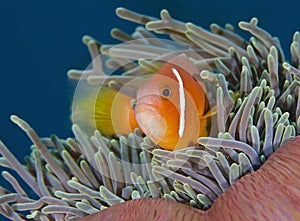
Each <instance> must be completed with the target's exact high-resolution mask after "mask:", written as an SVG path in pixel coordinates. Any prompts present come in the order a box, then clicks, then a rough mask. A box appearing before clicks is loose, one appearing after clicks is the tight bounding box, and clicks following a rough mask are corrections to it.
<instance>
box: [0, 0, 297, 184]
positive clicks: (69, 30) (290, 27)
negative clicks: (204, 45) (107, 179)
mask: <svg viewBox="0 0 300 221" xmlns="http://www.w3.org/2000/svg"><path fill="white" fill-rule="evenodd" d="M103 2H104V3H103ZM199 2H200V1H199V0H198V1H196V0H190V1H189V0H172V1H162V0H152V1H140V0H130V1H106V2H105V1H100V0H98V1H96V0H88V1H78V0H77V1H34V0H32V1H19V2H16V1H5V3H4V2H2V3H1V4H0V28H1V29H0V30H1V31H0V56H1V57H0V65H1V68H0V139H1V140H2V141H3V142H4V143H5V144H7V146H9V147H10V149H11V150H12V152H13V153H15V154H16V155H17V157H18V158H19V159H20V160H21V161H23V157H24V155H26V154H28V153H29V146H30V145H31V142H30V141H29V139H28V138H27V136H26V135H25V134H24V133H23V132H22V131H21V130H20V129H18V128H17V126H15V125H14V124H13V123H12V122H11V121H10V120H9V117H10V115H11V114H17V115H19V116H20V117H22V118H23V119H25V120H26V121H28V122H29V123H30V124H31V126H32V127H33V128H34V129H35V130H36V131H37V132H38V134H39V135H40V136H49V135H51V134H52V133H55V134H57V135H58V136H59V137H62V138H65V137H68V136H72V133H71V130H70V121H69V106H70V101H71V94H72V93H71V91H70V87H69V86H68V84H69V83H68V80H67V77H66V73H67V70H68V69H69V68H78V69H84V68H85V67H86V65H88V64H89V62H90V58H89V54H88V51H87V49H86V47H85V46H84V45H83V44H82V43H81V37H82V36H83V35H85V34H89V35H91V36H93V37H95V38H96V39H98V40H99V41H100V42H104V43H111V42H114V41H113V39H112V38H111V37H110V34H109V33H110V30H111V29H112V28H113V27H120V28H121V29H122V30H125V31H129V32H131V31H133V30H134V27H135V25H134V24H132V23H130V22H127V21H122V20H121V19H119V18H117V17H116V16H115V8H116V7H118V6H123V7H127V8H129V9H132V10H135V11H138V12H141V13H146V14H149V15H152V16H156V17H157V16H159V12H160V10H161V9H163V8H167V9H168V10H169V12H170V13H171V15H172V16H173V17H174V18H178V19H179V20H183V21H192V22H194V23H196V24H198V25H201V26H202V27H205V28H208V27H209V24H210V23H212V22H214V23H217V24H220V25H224V24H225V23H227V22H229V23H232V24H234V25H236V24H237V23H238V22H239V21H241V20H244V21H249V19H250V18H252V17H253V16H255V17H257V18H259V24H260V26H262V27H263V28H265V29H267V30H268V31H269V32H270V33H271V34H272V35H274V36H278V37H279V38H280V40H281V44H282V46H283V48H284V50H285V51H286V52H288V50H289V43H290V41H291V39H292V35H293V33H294V32H295V31H296V30H300V14H299V8H300V7H299V6H300V1H294V3H291V1H290V3H288V2H281V1H280V2H277V1H275V2H274V1H273V2H272V3H264V2H263V3H262V2H261V1H259V0H255V1H231V2H228V1H205V3H199ZM201 2H202V1H201ZM0 182H1V185H4V184H3V180H2V179H1V180H0ZM5 186H6V185H5Z"/></svg>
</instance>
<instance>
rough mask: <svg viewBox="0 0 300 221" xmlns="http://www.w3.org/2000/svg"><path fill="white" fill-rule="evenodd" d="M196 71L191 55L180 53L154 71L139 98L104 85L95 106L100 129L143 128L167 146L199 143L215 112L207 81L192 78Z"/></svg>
mask: <svg viewBox="0 0 300 221" xmlns="http://www.w3.org/2000/svg"><path fill="white" fill-rule="evenodd" d="M197 73H199V71H198V69H197V68H196V67H195V65H194V64H193V63H192V62H191V61H190V60H189V58H188V57H187V56H186V55H185V54H180V55H178V56H176V57H174V58H173V59H171V60H170V61H168V62H167V63H165V64H164V65H163V66H162V67H161V68H160V69H159V70H158V71H157V72H156V73H155V74H153V75H152V76H151V77H150V78H149V79H148V80H147V81H146V83H144V84H143V85H142V86H141V87H140V88H139V89H138V90H137V94H136V98H134V97H131V96H128V95H126V94H124V93H122V92H117V91H116V90H114V89H111V88H108V87H103V88H102V89H101V90H100V92H99V94H98V96H97V100H96V103H95V109H94V119H95V123H96V127H97V129H98V130H99V131H100V132H101V133H102V134H104V135H114V134H118V135H120V134H128V133H130V132H132V131H133V130H134V128H140V129H141V131H142V132H143V133H144V134H145V135H147V136H148V137H149V138H150V139H151V140H152V141H153V142H154V143H155V144H158V145H159V146H161V147H162V148H164V149H168V150H175V149H181V148H184V147H187V146H189V145H192V144H196V142H197V138H198V137H201V136H207V135H208V121H209V120H210V117H211V116H212V115H213V114H215V113H214V112H212V111H208V109H209V105H208V99H207V96H206V88H205V85H204V83H203V82H200V81H197V80H195V79H194V78H193V74H197ZM132 101H133V102H132ZM132 103H134V104H133V105H132ZM85 106H86V105H85Z"/></svg>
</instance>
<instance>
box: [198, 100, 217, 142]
mask: <svg viewBox="0 0 300 221" xmlns="http://www.w3.org/2000/svg"><path fill="white" fill-rule="evenodd" d="M216 114H217V105H215V106H214V107H212V108H211V109H210V110H209V111H208V112H207V113H206V114H205V115H203V116H200V117H199V122H200V130H199V137H206V136H208V135H209V132H210V128H211V125H210V124H211V117H212V116H214V115H216Z"/></svg>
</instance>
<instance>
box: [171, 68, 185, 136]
mask: <svg viewBox="0 0 300 221" xmlns="http://www.w3.org/2000/svg"><path fill="white" fill-rule="evenodd" d="M172 72H173V73H174V75H175V77H176V78H177V80H178V84H179V113H180V114H179V130H178V135H179V137H182V136H183V132H184V120H185V95H184V88H183V81H182V78H181V77H180V74H179V73H178V71H177V70H176V69H175V68H172Z"/></svg>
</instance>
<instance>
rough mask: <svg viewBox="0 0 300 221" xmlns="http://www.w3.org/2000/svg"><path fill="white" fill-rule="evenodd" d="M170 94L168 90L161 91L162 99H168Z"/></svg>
mask: <svg viewBox="0 0 300 221" xmlns="http://www.w3.org/2000/svg"><path fill="white" fill-rule="evenodd" d="M170 94H171V91H170V89H169V88H164V89H163V91H162V95H163V96H164V97H168V96H169V95H170Z"/></svg>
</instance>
